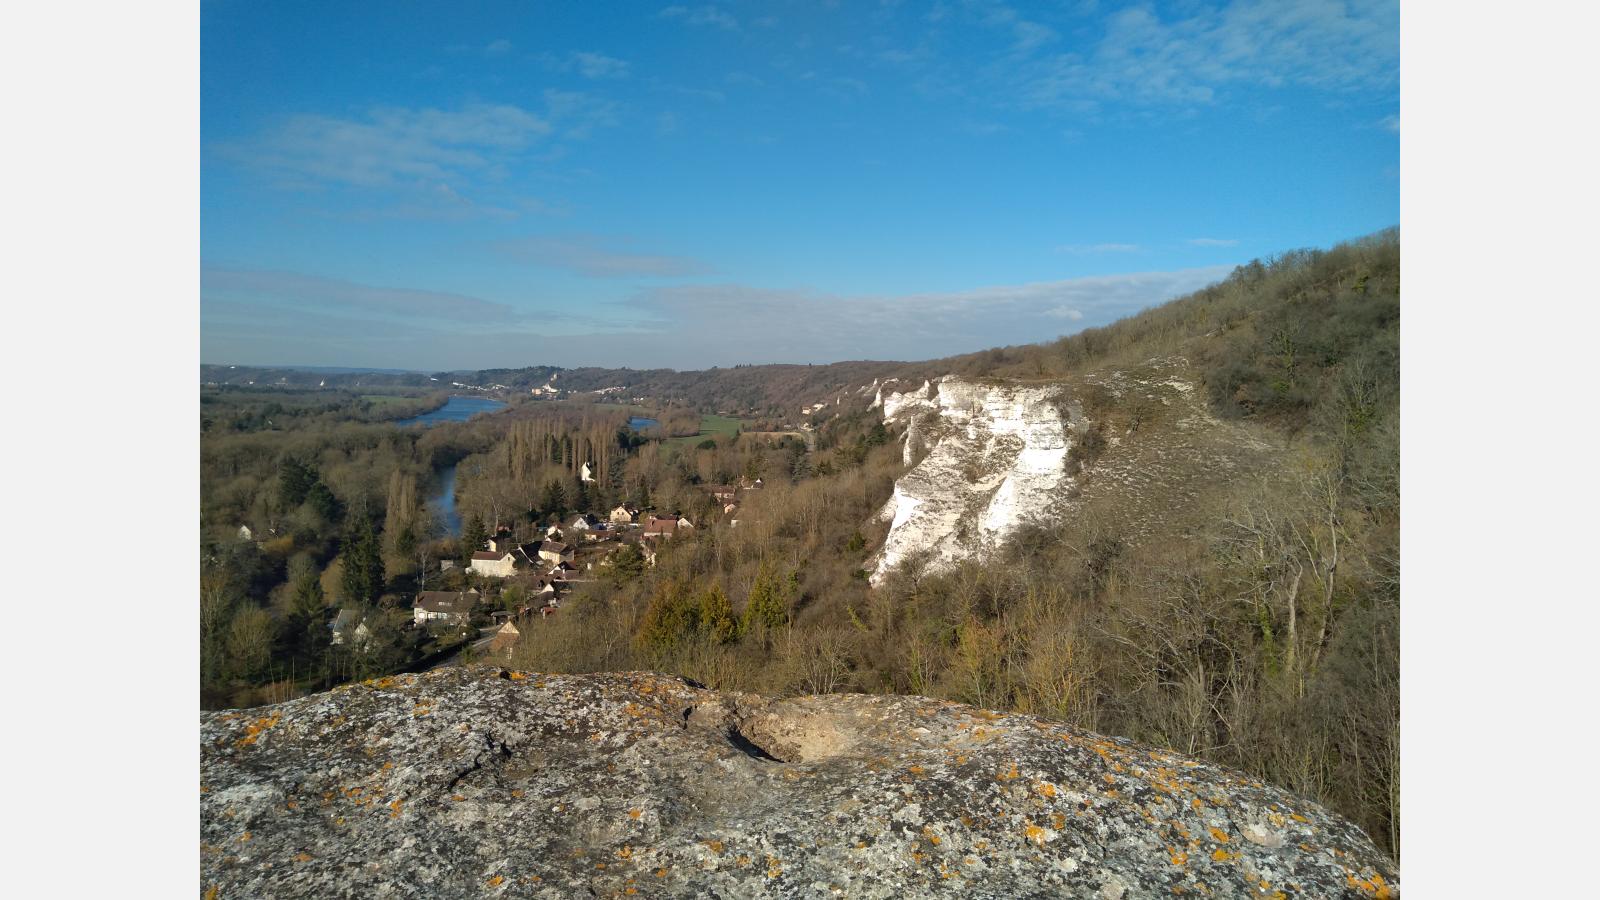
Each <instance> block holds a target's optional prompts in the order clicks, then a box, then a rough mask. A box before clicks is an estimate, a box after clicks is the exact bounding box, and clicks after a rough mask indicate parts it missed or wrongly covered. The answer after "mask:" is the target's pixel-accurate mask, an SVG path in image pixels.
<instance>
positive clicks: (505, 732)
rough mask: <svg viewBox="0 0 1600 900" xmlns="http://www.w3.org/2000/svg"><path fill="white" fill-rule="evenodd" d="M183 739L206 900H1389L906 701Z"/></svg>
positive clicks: (630, 698) (1352, 850) (359, 688)
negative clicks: (951, 899)
mask: <svg viewBox="0 0 1600 900" xmlns="http://www.w3.org/2000/svg"><path fill="white" fill-rule="evenodd" d="M201 722H202V724H201V770H200V777H201V787H200V790H201V812H200V819H201V822H200V824H201V842H202V843H201V881H202V885H201V886H202V889H203V890H210V889H211V888H212V887H215V888H216V889H217V891H216V895H217V896H219V897H221V898H233V897H291V896H315V897H323V896H362V897H368V896H415V897H477V896H534V897H552V898H554V897H573V896H603V897H611V896H657V897H663V896H674V897H687V896H694V897H730V898H731V897H916V896H956V895H961V896H976V897H1044V896H1065V897H1103V898H1133V897H1172V896H1174V895H1180V896H1207V897H1296V896H1304V897H1364V898H1372V897H1396V896H1398V884H1397V876H1396V872H1395V870H1394V867H1393V864H1392V863H1391V862H1389V861H1388V860H1387V859H1386V858H1385V857H1384V856H1383V854H1381V853H1380V852H1378V851H1377V850H1376V849H1375V848H1374V847H1373V845H1372V844H1371V842H1370V841H1369V840H1368V839H1367V838H1366V836H1365V835H1363V834H1362V833H1361V832H1360V831H1359V830H1358V829H1357V828H1356V827H1355V826H1354V825H1351V824H1350V823H1349V822H1346V821H1345V820H1343V819H1341V818H1338V817H1336V816H1334V815H1332V814H1330V813H1328V812H1326V811H1324V810H1323V809H1321V808H1320V807H1318V806H1316V805H1314V804H1312V803H1309V802H1307V801H1304V800H1301V799H1299V798H1297V797H1294V796H1292V795H1290V794H1287V793H1285V792H1283V791H1280V790H1277V789H1275V788H1271V787H1267V786H1265V785H1262V784H1261V783H1259V782H1255V781H1252V780H1251V779H1250V778H1249V777H1247V776H1245V775H1242V774H1240V773H1237V772H1232V771H1228V770H1225V769H1219V768H1217V767H1214V766H1210V765H1206V764H1202V763H1197V762H1194V761H1191V760H1185V759H1183V758H1180V757H1178V756H1175V755H1172V754H1169V753H1166V752H1163V751H1158V750H1151V749H1148V748H1145V747H1141V746H1138V745H1135V744H1133V743H1131V742H1128V741H1123V740H1119V739H1115V738H1107V737H1102V736H1099V735H1096V734H1092V733H1089V732H1083V731H1077V730H1074V729H1071V728H1067V727H1064V726H1060V725H1053V724H1049V723H1046V722H1042V721H1039V720H1037V719H1034V718H1032V717H1030V716H1019V715H1002V714H998V713H992V712H987V711H984V710H980V709H975V708H973V707H969V706H961V705H957V704H952V703H945V702H942V701H936V700H929V699H926V698H920V697H893V696H866V695H829V696H821V697H803V698H797V699H790V700H774V701H768V700H764V699H762V698H760V697H756V696H753V695H749V694H734V693H722V692H718V691H711V690H704V689H699V688H696V687H694V686H692V685H691V684H689V683H688V682H685V681H683V680H681V679H678V678H672V677H667V676H661V675H654V674H643V673H631V674H617V675H537V674H533V673H522V672H507V671H502V670H499V669H494V668H483V667H479V668H471V669H446V670H441V671H437V672H431V673H427V674H424V675H408V676H398V677H394V678H383V679H378V680H376V681H371V682H367V683H364V684H360V685H355V686H350V687H346V688H341V689H339V690H335V691H332V692H329V693H325V694H318V695H315V696H312V697H307V698H305V699H302V700H296V701H293V702H290V703H284V704H280V705H277V706H271V707H263V708H260V709H253V710H244V711H233V712H221V713H207V714H205V715H203V716H202V720H201Z"/></svg>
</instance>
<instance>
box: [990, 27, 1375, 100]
mask: <svg viewBox="0 0 1600 900" xmlns="http://www.w3.org/2000/svg"><path fill="white" fill-rule="evenodd" d="M1180 9H1185V8H1183V7H1180ZM1186 9H1187V11H1188V12H1189V15H1187V16H1183V15H1181V14H1179V15H1172V14H1166V15H1163V14H1162V13H1160V12H1158V11H1157V10H1156V9H1154V8H1152V7H1148V6H1132V7H1128V8H1125V9H1122V10H1118V11H1116V12H1114V13H1111V14H1110V15H1108V16H1106V17H1105V18H1104V19H1103V20H1102V21H1103V23H1104V24H1103V31H1102V33H1101V34H1100V35H1099V36H1098V38H1097V39H1096V40H1095V41H1093V42H1092V43H1091V44H1090V45H1089V46H1088V47H1086V48H1085V49H1084V50H1082V51H1081V52H1060V53H1054V54H1050V53H1038V52H1036V51H1038V50H1040V49H1042V48H1043V47H1045V46H1046V45H1047V44H1049V43H1051V41H1050V40H1048V39H1047V38H1041V39H1040V40H1035V41H1029V40H1026V39H1024V38H1022V37H1020V36H1019V37H1017V38H1016V40H1015V42H1014V43H1013V45H1012V47H1011V50H1010V53H1009V54H1008V57H1007V58H1005V59H1003V60H1001V61H997V62H996V64H995V66H994V67H993V69H992V70H991V72H990V75H991V77H992V78H993V79H996V80H998V81H999V82H1001V83H1003V84H1004V85H1006V86H1007V87H1009V88H1012V89H1014V90H1016V91H1017V93H1018V96H1019V97H1020V101H1021V104H1022V105H1023V106H1027V107H1063V108H1070V109H1075V110H1084V109H1086V108H1092V106H1090V107H1086V106H1085V104H1091V105H1092V104H1095V103H1098V102H1102V101H1131V102H1135V103H1143V104H1204V103H1210V102H1212V101H1214V100H1215V99H1216V97H1217V92H1218V91H1219V90H1221V89H1224V88H1226V87H1228V86H1230V85H1235V84H1248V85H1256V86H1266V87H1278V86H1283V85H1290V84H1293V85H1301V86H1310V87H1316V88H1322V89H1326V90H1335V91H1342V90H1359V89H1388V88H1392V86H1393V85H1394V84H1396V83H1397V82H1398V79H1399V58H1400V33H1399V5H1398V2H1397V0H1349V2H1340V0H1234V2H1229V3H1225V4H1222V5H1220V6H1209V5H1208V6H1188V7H1186ZM981 21H983V22H984V23H985V24H988V25H989V26H990V27H994V28H1001V29H1005V30H1010V31H1013V32H1014V31H1015V30H1016V28H1017V24H1016V23H1017V21H1018V17H1016V16H1015V14H1011V15H1010V16H1009V17H1008V16H1007V15H1005V14H999V13H993V12H991V13H989V14H987V15H986V16H984V17H983V18H982V20H981ZM1017 56H1025V57H1027V58H1028V59H1027V61H1026V62H1025V63H1019V62H1018V61H1017V60H1016V59H1015V57H1017Z"/></svg>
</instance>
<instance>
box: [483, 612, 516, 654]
mask: <svg viewBox="0 0 1600 900" xmlns="http://www.w3.org/2000/svg"><path fill="white" fill-rule="evenodd" d="M521 637H522V632H521V631H520V630H518V628H517V623H516V622H514V621H512V620H509V619H508V620H506V623H505V624H504V625H501V626H500V630H499V631H496V632H495V633H494V637H493V638H490V639H489V652H490V653H493V654H496V655H499V656H510V655H511V651H512V649H513V648H515V647H516V646H517V641H518V640H519V639H521Z"/></svg>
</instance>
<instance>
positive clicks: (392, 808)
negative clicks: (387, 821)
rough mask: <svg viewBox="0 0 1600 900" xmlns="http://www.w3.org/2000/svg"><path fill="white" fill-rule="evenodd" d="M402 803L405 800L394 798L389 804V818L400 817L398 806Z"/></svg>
mask: <svg viewBox="0 0 1600 900" xmlns="http://www.w3.org/2000/svg"><path fill="white" fill-rule="evenodd" d="M404 803H405V801H404V800H402V799H400V798H399V797H396V798H394V800H393V801H392V802H391V803H390V804H389V818H391V819H398V818H400V807H401V805H403V804H404Z"/></svg>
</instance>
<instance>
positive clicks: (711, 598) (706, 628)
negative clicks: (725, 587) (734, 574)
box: [700, 584, 739, 644]
mask: <svg viewBox="0 0 1600 900" xmlns="http://www.w3.org/2000/svg"><path fill="white" fill-rule="evenodd" d="M700 632H701V633H702V634H704V635H707V636H708V637H710V638H711V639H712V640H714V641H716V642H717V643H719V644H726V643H728V642H729V641H731V640H733V639H734V638H736V637H738V636H739V621H738V620H737V619H735V618H734V617H733V604H731V603H729V602H728V595H727V594H724V593H723V592H722V585H720V584H714V585H712V586H711V587H710V589H708V590H707V591H706V592H705V593H703V594H701V595H700Z"/></svg>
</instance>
